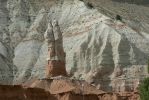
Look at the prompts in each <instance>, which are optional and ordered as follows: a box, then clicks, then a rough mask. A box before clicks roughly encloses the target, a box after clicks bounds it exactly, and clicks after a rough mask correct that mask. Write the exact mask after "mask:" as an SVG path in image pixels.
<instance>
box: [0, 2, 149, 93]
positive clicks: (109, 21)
mask: <svg viewBox="0 0 149 100" xmlns="http://www.w3.org/2000/svg"><path fill="white" fill-rule="evenodd" d="M91 1H94V0H91ZM100 1H101V0H100ZM100 1H99V2H97V3H96V5H94V4H93V5H92V6H93V7H92V8H90V7H87V5H86V4H84V2H82V0H60V1H57V0H44V1H43V0H0V5H1V8H0V25H1V26H3V28H4V27H5V28H6V31H8V33H9V34H8V37H9V38H8V39H10V40H11V41H9V42H7V43H6V42H4V43H3V42H1V44H0V45H1V46H0V54H1V55H2V57H0V64H1V67H0V68H1V71H0V72H1V73H2V75H1V77H0V79H1V80H3V78H4V81H0V82H1V83H3V84H8V83H11V84H21V83H23V82H25V81H27V80H29V79H35V78H37V77H41V78H42V77H44V76H45V70H46V68H45V66H46V65H47V62H46V61H45V59H46V58H47V55H48V45H47V43H45V42H44V33H45V32H46V29H47V24H48V18H50V20H54V19H56V20H57V21H58V23H59V27H60V29H61V32H62V35H63V37H64V38H63V40H64V42H63V44H64V51H65V52H67V54H66V69H67V71H68V73H69V74H70V75H71V76H72V77H73V78H77V79H85V80H87V81H88V82H90V83H93V84H94V85H96V86H99V88H102V89H104V90H109V91H111V90H116V91H122V90H125V89H121V87H123V86H126V87H127V86H128V87H129V88H130V87H132V88H135V87H136V85H137V84H133V83H135V82H136V80H137V82H138V81H141V79H142V77H146V76H147V75H148V74H147V68H146V66H147V60H148V56H149V47H148V44H149V34H148V32H149V31H148V27H149V24H148V23H147V21H148V17H146V16H148V7H142V6H138V5H135V4H134V5H133V6H135V7H136V6H137V8H139V9H137V10H136V11H137V12H138V11H140V10H141V9H144V10H145V11H144V12H142V10H141V12H140V13H139V16H140V15H145V17H144V16H143V18H140V17H137V18H140V19H142V20H140V21H139V22H138V21H135V22H133V23H132V21H131V19H129V18H128V19H127V20H125V19H124V18H127V17H124V18H123V21H124V22H120V21H118V20H115V19H113V18H110V17H108V16H106V15H109V14H106V12H108V11H107V10H104V8H102V7H98V5H100V4H99V3H100ZM104 1H105V0H104ZM89 3H92V2H89ZM107 3H109V2H106V3H105V4H107ZM114 4H117V3H114ZM118 4H119V3H118ZM122 5H123V4H120V5H119V6H122ZM104 7H107V8H108V4H107V5H105V6H104ZM129 7H130V6H129ZM129 7H127V6H126V8H129ZM96 8H98V10H97V9H96ZM99 9H100V10H99ZM113 9H114V8H113ZM102 10H104V14H106V15H103V14H102V12H101V11H102ZM110 11H112V12H114V13H115V11H119V15H121V16H128V15H127V14H126V15H123V14H121V13H123V12H125V11H123V9H122V8H120V7H119V9H118V10H117V9H116V10H112V8H111V9H110ZM122 11H123V12H122ZM126 12H127V11H126ZM116 14H117V13H116ZM136 14H137V13H136ZM133 18H134V17H133ZM125 21H126V22H125ZM136 23H137V24H136ZM8 24H9V27H6V26H8ZM7 28H8V29H7ZM136 29H137V30H136ZM3 33H4V34H5V36H6V33H7V32H3ZM0 35H1V34H0ZM3 39H4V37H3V38H0V40H3ZM6 40H7V39H6ZM8 44H10V46H9V45H8ZM7 47H8V48H7ZM10 52H14V53H10ZM10 54H13V55H11V56H10ZM6 56H7V57H6ZM56 66H57V65H56ZM2 76H3V77H2ZM119 80H120V81H119ZM129 83H130V84H129ZM115 84H117V85H115ZM121 84H122V85H121ZM115 86H119V87H120V89H119V88H117V87H115Z"/></svg>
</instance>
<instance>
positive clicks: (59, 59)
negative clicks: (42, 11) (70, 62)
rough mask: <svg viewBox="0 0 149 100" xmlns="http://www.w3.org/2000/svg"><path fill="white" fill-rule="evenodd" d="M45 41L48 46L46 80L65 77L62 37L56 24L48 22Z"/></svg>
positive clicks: (55, 22)
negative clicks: (60, 76)
mask: <svg viewBox="0 0 149 100" xmlns="http://www.w3.org/2000/svg"><path fill="white" fill-rule="evenodd" d="M44 37H45V40H46V42H47V44H48V58H47V61H48V65H47V68H46V78H49V77H55V76H59V75H62V76H66V75H67V72H66V68H65V62H66V61H65V52H64V49H63V37H62V33H61V31H60V27H59V25H58V22H57V21H56V20H54V21H53V22H52V24H51V22H49V24H48V28H47V30H46V32H45V35H44Z"/></svg>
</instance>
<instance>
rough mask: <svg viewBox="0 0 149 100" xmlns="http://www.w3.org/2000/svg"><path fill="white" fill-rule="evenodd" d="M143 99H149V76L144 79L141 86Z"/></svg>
mask: <svg viewBox="0 0 149 100" xmlns="http://www.w3.org/2000/svg"><path fill="white" fill-rule="evenodd" d="M139 91H140V98H141V100H149V77H148V78H146V79H144V81H143V82H142V84H141V85H140V88H139Z"/></svg>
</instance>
